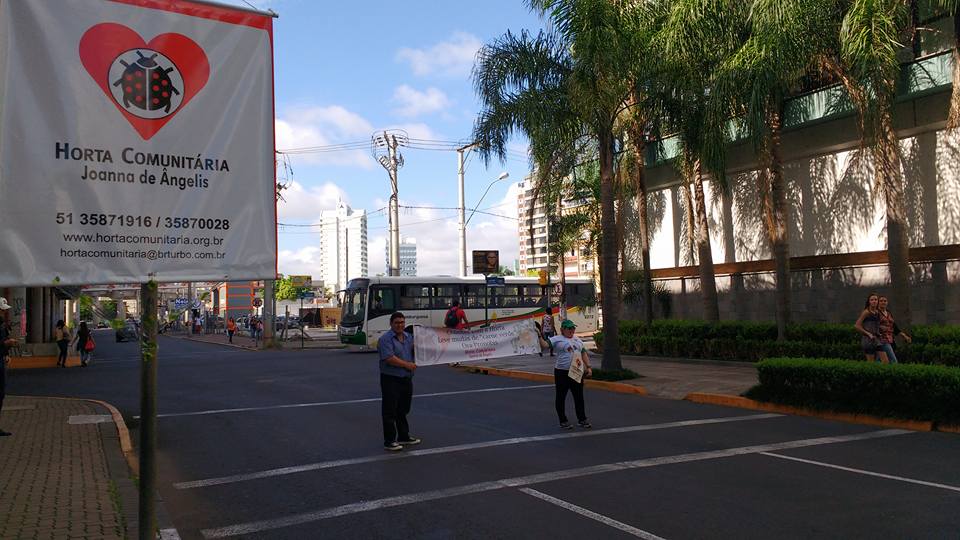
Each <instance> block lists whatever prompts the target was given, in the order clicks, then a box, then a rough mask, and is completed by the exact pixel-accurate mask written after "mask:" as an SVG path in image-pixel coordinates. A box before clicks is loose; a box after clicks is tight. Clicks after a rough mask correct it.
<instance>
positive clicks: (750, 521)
mask: <svg viewBox="0 0 960 540" xmlns="http://www.w3.org/2000/svg"><path fill="white" fill-rule="evenodd" d="M97 343H98V344H99V350H98V352H97V355H96V356H95V360H94V364H93V365H92V366H91V367H89V368H85V369H81V368H72V369H47V370H31V371H14V372H10V375H9V377H8V392H9V393H11V394H14V395H17V394H19V395H63V396H76V397H89V398H96V399H102V400H105V401H108V402H111V403H113V404H114V405H116V406H117V407H118V408H119V409H120V410H121V412H123V413H124V416H126V417H128V418H129V417H133V416H135V415H137V413H138V408H139V363H138V357H137V354H138V351H137V345H136V344H135V343H123V344H115V343H112V341H111V340H110V339H109V335H107V334H104V335H103V336H102V337H101V338H100V339H98V340H97ZM414 392H415V396H416V397H415V398H414V403H413V412H412V414H411V416H410V421H411V431H412V433H413V434H414V435H416V436H418V437H421V438H422V439H423V444H421V445H420V446H417V447H412V448H410V449H408V450H406V451H404V452H401V453H397V454H393V453H387V452H384V451H383V450H382V441H381V437H382V436H381V431H380V418H379V407H380V404H379V401H378V398H379V383H378V376H377V363H376V357H375V356H374V355H372V354H357V353H348V352H344V351H305V352H301V351H289V352H262V353H258V352H249V351H243V350H237V349H228V348H225V347H220V346H216V345H210V344H202V343H193V342H187V341H182V340H175V339H171V338H161V342H160V383H159V399H158V403H159V411H160V414H161V418H160V420H159V446H158V451H159V466H160V491H161V494H162V497H163V499H164V501H165V504H166V506H167V509H168V511H169V513H170V514H171V516H172V517H173V520H174V524H175V525H176V527H177V529H178V531H179V534H180V536H181V537H182V538H187V539H193V538H207V539H209V538H268V539H279V538H364V539H367V538H398V539H410V538H457V539H459V538H484V539H486V538H551V539H553V538H579V539H583V538H630V537H640V538H668V539H678V538H953V539H956V538H958V537H960V511H958V508H960V458H958V456H960V436H958V435H952V434H941V433H915V432H904V431H898V430H886V429H880V428H875V427H870V426H860V425H852V424H844V423H838V422H828V421H822V420H817V419H812V418H803V417H791V416H780V415H772V414H758V413H755V412H752V411H745V410H740V409H730V408H724V407H716V406H710V405H698V404H693V403H688V402H683V401H674V400H664V399H655V398H644V397H638V396H631V395H621V394H613V393H607V392H601V391H589V390H588V391H587V413H588V415H589V416H590V419H591V421H592V422H593V425H594V428H593V429H592V430H580V429H578V430H575V431H572V432H566V431H561V430H559V429H558V428H557V421H556V418H555V413H554V412H553V389H552V386H545V385H543V384H539V383H531V382H525V381H519V380H514V379H507V378H498V377H492V376H483V375H474V374H467V373H462V372H459V371H456V370H452V369H449V368H446V367H427V368H423V369H420V370H418V372H417V375H416V378H415V383H414ZM568 399H570V398H568ZM572 409H573V404H572V401H570V402H568V415H570V416H571V417H573V414H572V413H573V410H572ZM133 435H134V437H136V433H134V434H133ZM135 442H136V441H135Z"/></svg>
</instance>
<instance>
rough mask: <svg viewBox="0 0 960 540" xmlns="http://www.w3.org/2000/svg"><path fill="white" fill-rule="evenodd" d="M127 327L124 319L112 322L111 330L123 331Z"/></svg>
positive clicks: (112, 320)
mask: <svg viewBox="0 0 960 540" xmlns="http://www.w3.org/2000/svg"><path fill="white" fill-rule="evenodd" d="M125 325H126V321H124V320H123V319H111V320H110V328H113V329H114V330H122V329H123V327H124V326H125Z"/></svg>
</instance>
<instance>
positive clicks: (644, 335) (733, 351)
mask: <svg viewBox="0 0 960 540" xmlns="http://www.w3.org/2000/svg"><path fill="white" fill-rule="evenodd" d="M619 335H620V352H622V353H623V354H638V355H643V356H669V357H683V358H705V359H711V360H739V361H744V362H756V361H758V360H762V359H764V358H773V357H778V356H789V357H806V358H845V359H848V360H862V359H863V352H862V351H861V349H860V334H858V333H857V332H856V330H854V328H853V324H830V323H800V324H792V325H789V326H788V327H787V339H786V340H785V341H777V326H776V324H774V323H756V322H740V321H725V322H720V323H716V324H711V323H708V322H704V321H686V320H672V319H667V320H658V321H654V322H653V323H652V324H650V325H646V324H644V323H643V322H641V321H635V320H624V321H620V332H619ZM912 335H913V338H914V339H913V343H912V344H911V345H906V344H903V343H901V344H900V346H898V348H897V358H898V359H899V360H900V361H901V362H908V363H924V364H947V365H957V366H960V327H957V326H916V327H914V328H913V329H912ZM594 338H595V341H596V343H597V345H598V346H602V344H603V332H598V333H597V334H595V335H594Z"/></svg>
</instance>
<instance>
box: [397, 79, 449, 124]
mask: <svg viewBox="0 0 960 540" xmlns="http://www.w3.org/2000/svg"><path fill="white" fill-rule="evenodd" d="M393 101H394V102H395V103H397V104H398V105H399V107H398V108H396V109H394V113H396V114H397V115H399V116H409V117H414V116H420V115H423V114H429V113H434V112H440V111H443V110H444V109H446V108H447V107H449V106H450V104H451V102H450V98H448V97H447V95H446V94H444V93H443V92H442V91H441V90H440V89H438V88H434V87H430V88H427V89H426V90H425V91H423V92H421V91H419V90H417V89H415V88H411V87H410V86H407V85H405V84H404V85H400V86H398V87H397V89H396V90H394V92H393Z"/></svg>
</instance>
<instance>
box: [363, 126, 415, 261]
mask: <svg viewBox="0 0 960 540" xmlns="http://www.w3.org/2000/svg"><path fill="white" fill-rule="evenodd" d="M409 140H410V139H409V138H408V137H407V134H406V132H404V131H395V132H389V131H386V130H385V131H384V132H383V134H382V135H380V134H377V135H374V136H373V137H371V143H372V144H371V146H372V148H371V149H372V151H373V157H374V158H375V159H376V160H377V161H379V162H380V165H383V168H384V169H386V170H387V174H389V175H390V187H391V189H392V193H391V195H390V268H389V274H390V275H391V276H399V275H400V200H399V198H398V195H397V192H398V189H397V170H398V169H400V167H403V156H402V155H401V154H400V152H398V151H397V147H399V146H406V145H407V143H408V142H409Z"/></svg>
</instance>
